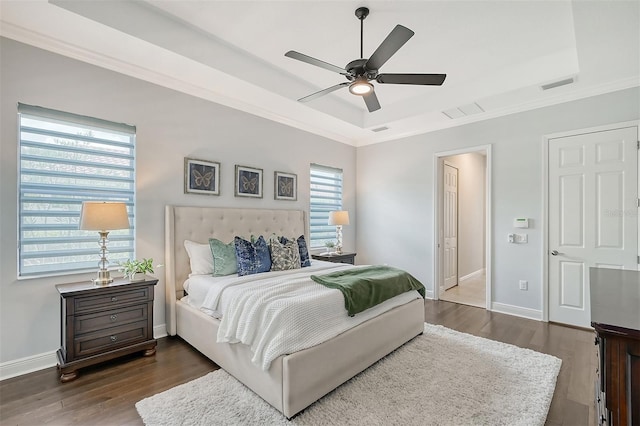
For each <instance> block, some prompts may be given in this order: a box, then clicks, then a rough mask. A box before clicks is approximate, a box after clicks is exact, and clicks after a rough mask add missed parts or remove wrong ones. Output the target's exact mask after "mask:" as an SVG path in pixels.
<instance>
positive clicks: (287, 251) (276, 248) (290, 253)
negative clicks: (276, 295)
mask: <svg viewBox="0 0 640 426" xmlns="http://www.w3.org/2000/svg"><path fill="white" fill-rule="evenodd" d="M269 247H270V248H271V270H272V271H285V270H288V269H300V251H299V250H298V243H297V242H296V241H295V240H286V242H284V243H281V242H280V239H279V238H278V237H277V236H275V235H273V236H271V238H269Z"/></svg>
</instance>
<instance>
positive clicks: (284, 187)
mask: <svg viewBox="0 0 640 426" xmlns="http://www.w3.org/2000/svg"><path fill="white" fill-rule="evenodd" d="M274 182H275V188H274V192H273V195H274V198H275V199H276V200H289V201H296V200H297V199H298V177H297V176H296V175H294V174H292V173H284V172H275V175H274Z"/></svg>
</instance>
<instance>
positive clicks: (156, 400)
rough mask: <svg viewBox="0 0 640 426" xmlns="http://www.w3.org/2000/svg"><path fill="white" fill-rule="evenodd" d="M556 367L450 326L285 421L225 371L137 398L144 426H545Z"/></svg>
mask: <svg viewBox="0 0 640 426" xmlns="http://www.w3.org/2000/svg"><path fill="white" fill-rule="evenodd" d="M561 364H562V361H561V360H560V359H558V358H556V357H553V356H551V355H545V354H542V353H538V352H535V351H532V350H529V349H523V348H519V347H517V346H513V345H508V344H505V343H501V342H496V341H493V340H488V339H484V338H481V337H476V336H472V335H469V334H464V333H460V332H457V331H454V330H451V329H448V328H446V327H442V326H438V325H431V324H425V332H424V334H423V335H421V336H418V337H416V338H415V339H413V340H412V341H410V342H409V343H407V344H405V345H404V346H402V347H401V348H399V349H397V350H396V351H395V352H393V353H391V354H389V355H388V356H387V357H385V358H383V359H382V360H381V361H379V362H378V363H376V364H374V365H373V366H371V367H369V368H368V369H367V370H365V371H364V372H362V373H360V374H359V375H357V376H356V377H354V378H353V379H351V380H349V381H348V382H346V383H345V384H343V385H342V386H340V387H338V388H337V389H336V390H334V391H333V392H331V393H329V394H328V395H326V396H324V397H323V398H322V399H320V400H319V401H317V402H316V403H314V404H312V405H311V406H310V407H308V408H307V409H306V410H304V411H303V412H302V413H300V414H299V415H297V416H295V417H294V418H293V419H292V420H291V421H287V420H286V418H285V417H284V416H283V415H282V414H281V413H280V412H279V411H278V410H276V409H275V408H273V407H272V406H270V405H269V404H267V403H266V402H264V401H263V400H262V399H261V398H260V397H259V396H257V395H256V394H254V393H253V392H252V391H251V390H249V389H248V388H247V387H245V386H244V385H242V384H241V383H240V382H238V381H237V380H236V379H234V378H233V377H231V376H230V375H229V374H227V373H226V372H225V371H223V370H216V371H214V372H211V373H209V374H207V375H206V376H203V377H201V378H199V379H196V380H193V381H191V382H188V383H185V384H182V385H179V386H176V387H174V388H172V389H169V390H167V391H165V392H162V393H159V394H157V395H154V396H152V397H149V398H146V399H143V400H142V401H139V402H138V403H137V404H136V408H137V409H138V413H139V414H140V416H141V417H142V419H143V421H144V423H145V425H147V426H156V425H289V426H294V425H390V424H397V425H456V426H458V425H510V426H514V425H527V426H532V425H544V422H545V419H546V417H547V413H548V410H549V406H550V405H551V399H552V398H553V391H554V388H555V385H556V378H557V376H558V373H559V371H560V365H561Z"/></svg>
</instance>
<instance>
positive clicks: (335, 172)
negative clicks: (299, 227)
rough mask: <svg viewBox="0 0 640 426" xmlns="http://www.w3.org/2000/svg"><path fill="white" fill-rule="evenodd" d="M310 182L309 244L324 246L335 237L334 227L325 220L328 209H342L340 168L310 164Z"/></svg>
mask: <svg viewBox="0 0 640 426" xmlns="http://www.w3.org/2000/svg"><path fill="white" fill-rule="evenodd" d="M310 183H311V188H310V204H311V205H310V218H309V238H310V239H311V241H310V242H309V246H310V247H311V248H318V247H324V243H325V242H327V241H333V242H335V239H336V227H335V226H330V225H327V222H328V221H329V212H330V211H334V210H342V170H340V169H334V168H331V167H326V166H320V165H318V164H312V165H311V179H310Z"/></svg>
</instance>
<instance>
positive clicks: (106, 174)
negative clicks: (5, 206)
mask: <svg viewBox="0 0 640 426" xmlns="http://www.w3.org/2000/svg"><path fill="white" fill-rule="evenodd" d="M18 117H19V126H20V164H19V168H18V170H19V177H18V182H19V183H18V185H19V203H18V218H19V224H18V242H19V248H18V251H19V253H18V275H19V276H21V277H28V276H38V275H54V274H62V273H68V272H73V271H87V270H96V269H97V267H98V261H99V259H100V255H99V244H98V239H99V236H98V233H97V232H93V231H81V230H79V229H78V222H79V218H80V208H81V206H82V202H83V201H90V200H99V201H121V202H125V203H126V204H127V211H128V213H129V223H130V226H131V229H124V230H117V231H112V232H110V233H109V256H108V258H109V261H110V263H111V265H114V264H115V262H118V261H122V260H126V259H129V258H133V257H134V229H133V226H134V223H135V221H134V212H135V157H134V154H135V130H136V129H135V127H133V126H129V125H126V124H118V123H111V122H108V121H104V120H99V119H95V118H89V117H84V116H80V115H75V114H69V113H65V112H60V111H53V110H49V109H45V108H40V107H34V106H29V105H24V104H18Z"/></svg>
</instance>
